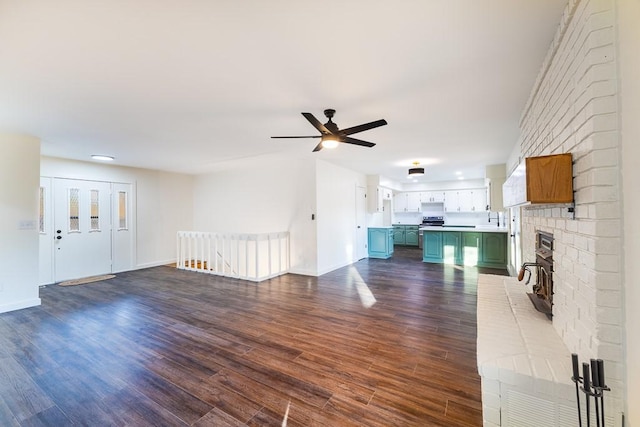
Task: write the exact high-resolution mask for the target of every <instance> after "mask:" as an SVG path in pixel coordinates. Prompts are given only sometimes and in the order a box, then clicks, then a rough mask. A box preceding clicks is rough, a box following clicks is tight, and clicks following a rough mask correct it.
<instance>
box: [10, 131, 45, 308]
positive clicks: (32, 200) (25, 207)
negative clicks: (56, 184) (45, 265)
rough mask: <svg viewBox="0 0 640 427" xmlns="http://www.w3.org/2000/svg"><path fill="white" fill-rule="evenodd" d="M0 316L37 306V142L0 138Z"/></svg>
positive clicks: (38, 160) (38, 169)
mask: <svg viewBox="0 0 640 427" xmlns="http://www.w3.org/2000/svg"><path fill="white" fill-rule="evenodd" d="M0 153H2V155H0V204H1V206H0V236H2V238H0V313H2V312H5V311H11V310H18V309H21V308H26V307H32V306H35V305H40V298H39V297H38V256H39V255H38V252H39V251H38V241H39V239H38V209H39V204H38V194H39V188H40V140H39V139H37V138H34V137H30V136H26V135H11V134H0Z"/></svg>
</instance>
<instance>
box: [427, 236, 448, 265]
mask: <svg viewBox="0 0 640 427" xmlns="http://www.w3.org/2000/svg"><path fill="white" fill-rule="evenodd" d="M422 237H423V240H422V251H423V252H422V260H423V261H424V262H437V263H441V262H442V261H443V257H442V231H425V232H424V234H423V236H422Z"/></svg>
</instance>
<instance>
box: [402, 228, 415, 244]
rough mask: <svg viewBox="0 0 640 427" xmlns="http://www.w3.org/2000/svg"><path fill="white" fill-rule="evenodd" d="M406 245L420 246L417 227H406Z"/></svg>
mask: <svg viewBox="0 0 640 427" xmlns="http://www.w3.org/2000/svg"><path fill="white" fill-rule="evenodd" d="M404 244H405V245H407V246H418V226H417V225H407V226H405V227H404Z"/></svg>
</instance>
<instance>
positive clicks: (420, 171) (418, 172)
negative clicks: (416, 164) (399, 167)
mask: <svg viewBox="0 0 640 427" xmlns="http://www.w3.org/2000/svg"><path fill="white" fill-rule="evenodd" d="M422 175H424V168H411V169H409V177H410V178H414V177H417V176H422Z"/></svg>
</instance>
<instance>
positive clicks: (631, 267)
mask: <svg viewBox="0 0 640 427" xmlns="http://www.w3.org/2000/svg"><path fill="white" fill-rule="evenodd" d="M616 12H617V13H616V14H617V17H618V58H619V60H618V66H619V78H620V112H621V114H620V116H621V128H620V130H621V132H620V133H621V137H622V144H621V147H622V150H621V155H620V157H621V162H620V163H621V174H622V197H623V202H624V203H623V208H624V209H623V218H624V236H623V251H622V253H623V254H624V271H623V274H624V276H623V277H624V279H623V280H624V300H625V308H626V310H625V311H626V334H625V338H626V340H625V342H626V348H625V353H626V354H625V358H626V363H625V365H626V369H627V375H626V387H627V393H626V405H625V413H626V419H627V425H628V426H634V427H637V426H640V406H638V404H637V403H638V400H639V399H640V364H639V363H638V361H640V329H638V325H640V310H639V309H638V308H639V307H640V284H639V283H638V280H637V279H636V277H637V274H638V272H637V268H636V266H637V264H636V263H637V262H638V260H639V259H640V223H639V221H638V213H639V212H640V197H639V196H640V191H639V190H638V185H639V184H640V168H638V160H640V48H639V44H638V43H639V41H640V25H638V24H639V23H640V1H638V0H635V1H626V0H621V1H618V2H617V11H616ZM632 403H633V404H632Z"/></svg>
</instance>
